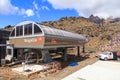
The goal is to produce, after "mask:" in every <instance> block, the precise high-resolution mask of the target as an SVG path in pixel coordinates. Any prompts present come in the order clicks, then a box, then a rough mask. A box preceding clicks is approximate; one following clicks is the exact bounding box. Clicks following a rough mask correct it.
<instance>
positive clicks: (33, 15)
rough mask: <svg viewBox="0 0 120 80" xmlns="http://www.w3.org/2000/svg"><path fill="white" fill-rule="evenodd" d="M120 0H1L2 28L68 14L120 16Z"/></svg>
mask: <svg viewBox="0 0 120 80" xmlns="http://www.w3.org/2000/svg"><path fill="white" fill-rule="evenodd" d="M119 7H120V0H111V1H110V0H0V28H4V27H5V26H7V25H13V26H14V25H16V24H17V23H19V22H21V21H25V20H31V21H35V22H42V21H54V20H58V19H60V18H61V17H66V16H68V17H69V16H83V17H89V16H90V15H91V14H93V15H95V16H99V17H101V18H108V17H120V10H119Z"/></svg>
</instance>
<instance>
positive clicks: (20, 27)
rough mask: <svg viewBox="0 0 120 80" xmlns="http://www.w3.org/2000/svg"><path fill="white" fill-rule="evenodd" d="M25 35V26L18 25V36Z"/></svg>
mask: <svg viewBox="0 0 120 80" xmlns="http://www.w3.org/2000/svg"><path fill="white" fill-rule="evenodd" d="M21 35H23V26H17V27H16V36H21Z"/></svg>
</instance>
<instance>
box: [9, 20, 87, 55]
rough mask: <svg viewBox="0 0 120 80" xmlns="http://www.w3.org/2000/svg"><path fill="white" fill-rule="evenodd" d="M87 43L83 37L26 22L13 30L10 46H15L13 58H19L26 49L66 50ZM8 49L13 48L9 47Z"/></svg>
mask: <svg viewBox="0 0 120 80" xmlns="http://www.w3.org/2000/svg"><path fill="white" fill-rule="evenodd" d="M86 42H88V39H87V38H86V37H84V36H82V35H79V34H76V33H72V32H68V31H64V30H60V29H56V28H53V27H48V26H44V25H40V24H38V23H35V22H33V21H24V22H21V23H19V24H17V25H16V26H15V27H14V28H13V30H12V31H11V34H10V37H9V41H8V44H13V45H14V47H13V49H14V51H13V52H12V53H11V54H12V56H13V57H18V55H19V54H20V53H23V52H24V50H25V49H29V50H32V49H37V50H39V51H41V50H51V49H60V48H61V49H64V48H69V47H76V46H80V45H84V44H85V43H86ZM8 49H12V48H9V47H8ZM16 54H17V55H16ZM14 55H15V56H14Z"/></svg>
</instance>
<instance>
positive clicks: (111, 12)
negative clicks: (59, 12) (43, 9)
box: [47, 0, 120, 18]
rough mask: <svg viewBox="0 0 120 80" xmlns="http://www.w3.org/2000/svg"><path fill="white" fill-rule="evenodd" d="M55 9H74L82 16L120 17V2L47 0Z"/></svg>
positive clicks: (117, 0) (104, 0)
mask: <svg viewBox="0 0 120 80" xmlns="http://www.w3.org/2000/svg"><path fill="white" fill-rule="evenodd" d="M47 1H48V2H49V3H51V4H52V6H53V8H55V9H74V10H76V11H77V12H78V14H79V15H80V16H85V17H88V16H90V15H91V14H94V15H96V16H100V17H104V18H106V17H109V16H114V17H120V10H119V7H120V0H69V1H68V0H47Z"/></svg>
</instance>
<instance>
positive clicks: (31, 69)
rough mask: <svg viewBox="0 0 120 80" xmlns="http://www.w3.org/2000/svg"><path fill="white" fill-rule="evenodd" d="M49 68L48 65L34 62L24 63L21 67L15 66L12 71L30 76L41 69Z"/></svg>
mask: <svg viewBox="0 0 120 80" xmlns="http://www.w3.org/2000/svg"><path fill="white" fill-rule="evenodd" d="M47 68H49V67H48V66H44V65H36V64H30V65H24V66H22V67H17V68H13V69H12V71H14V72H16V73H18V74H22V75H25V76H27V77H28V76H30V75H32V74H34V73H37V72H40V71H43V70H45V69H47Z"/></svg>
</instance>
